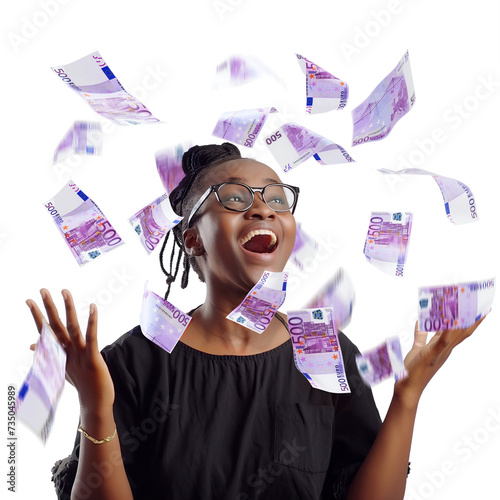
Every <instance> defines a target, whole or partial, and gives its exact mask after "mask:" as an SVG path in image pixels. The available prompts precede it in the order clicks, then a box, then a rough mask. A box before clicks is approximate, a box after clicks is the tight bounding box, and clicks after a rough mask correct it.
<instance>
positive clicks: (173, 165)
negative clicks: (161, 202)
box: [155, 144, 190, 194]
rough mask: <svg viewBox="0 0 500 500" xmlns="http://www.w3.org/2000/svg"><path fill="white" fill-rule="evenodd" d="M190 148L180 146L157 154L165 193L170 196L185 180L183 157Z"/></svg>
mask: <svg viewBox="0 0 500 500" xmlns="http://www.w3.org/2000/svg"><path fill="white" fill-rule="evenodd" d="M189 148H190V146H188V145H183V144H178V145H177V146H175V147H173V148H165V149H162V150H160V151H157V152H156V153H155V160H156V168H157V170H158V175H159V176H160V179H161V182H162V184H163V187H164V188H165V191H166V192H167V193H168V194H170V193H171V192H172V190H173V189H174V188H175V187H177V185H178V184H179V182H181V180H182V179H183V178H184V175H185V174H184V171H183V170H182V155H183V154H184V152H185V151H187V150H188V149H189Z"/></svg>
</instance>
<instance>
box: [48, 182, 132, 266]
mask: <svg viewBox="0 0 500 500" xmlns="http://www.w3.org/2000/svg"><path fill="white" fill-rule="evenodd" d="M44 207H45V208H46V210H47V212H48V213H49V215H51V216H52V220H53V221H54V223H55V224H56V226H57V228H58V229H59V231H60V233H61V235H62V236H63V238H64V240H65V241H66V244H67V245H68V247H69V248H70V250H71V253H72V254H73V256H74V257H75V259H76V261H77V262H78V264H79V265H83V264H86V263H87V262H90V261H91V260H93V259H96V258H97V257H99V256H101V255H102V253H103V252H109V251H111V250H113V249H114V248H116V247H118V246H120V245H121V244H122V243H123V242H122V239H121V237H120V235H119V234H118V233H117V232H116V230H115V229H114V228H113V226H112V225H111V223H110V222H109V221H108V219H107V218H106V217H105V215H104V214H103V213H102V212H101V210H100V208H99V207H98V206H97V205H96V204H95V203H94V202H93V201H92V200H91V199H90V198H89V197H88V196H87V195H86V194H85V193H84V192H83V191H82V190H81V189H80V188H79V187H78V186H77V185H76V184H75V183H74V182H73V181H71V180H70V181H69V182H68V183H67V184H66V185H65V186H64V187H63V188H62V189H61V190H60V191H59V192H58V193H57V194H56V195H55V196H54V197H53V198H52V199H50V200H49V201H48V202H47V203H45V205H44Z"/></svg>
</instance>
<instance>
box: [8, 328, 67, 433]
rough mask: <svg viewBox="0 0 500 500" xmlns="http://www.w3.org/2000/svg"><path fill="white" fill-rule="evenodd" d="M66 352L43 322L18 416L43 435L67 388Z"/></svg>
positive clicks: (21, 392)
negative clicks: (65, 385) (65, 384)
mask: <svg viewBox="0 0 500 500" xmlns="http://www.w3.org/2000/svg"><path fill="white" fill-rule="evenodd" d="M65 374H66V352H65V351H64V349H63V348H62V346H61V344H60V343H59V341H58V340H57V338H56V336H55V335H54V332H53V331H52V329H51V328H50V326H49V325H48V323H47V322H46V321H45V318H44V319H43V323H42V331H41V332H40V337H39V338H38V342H37V343H36V347H35V354H34V356H33V365H32V366H31V369H30V371H29V373H28V376H27V377H26V379H25V381H24V383H23V385H22V386H21V389H19V392H18V394H17V399H16V413H17V415H18V417H19V418H20V419H21V420H22V421H23V422H24V423H26V425H28V426H29V427H31V429H32V430H33V431H34V432H35V433H36V434H38V435H39V436H40V438H41V439H42V441H43V442H45V441H46V440H47V437H48V435H49V433H50V429H51V427H52V423H53V421H54V415H55V412H56V408H57V403H58V402H59V397H60V396H61V392H62V390H63V388H64V378H65Z"/></svg>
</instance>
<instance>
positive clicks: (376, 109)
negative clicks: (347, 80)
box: [352, 52, 415, 146]
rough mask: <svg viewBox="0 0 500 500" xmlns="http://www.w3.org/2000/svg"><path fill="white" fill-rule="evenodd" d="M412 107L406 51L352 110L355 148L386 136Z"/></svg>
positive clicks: (413, 94) (409, 69) (409, 70)
mask: <svg viewBox="0 0 500 500" xmlns="http://www.w3.org/2000/svg"><path fill="white" fill-rule="evenodd" d="M414 104H415V89H414V86H413V78H412V76H411V68H410V56H409V54H408V52H406V54H405V55H404V56H403V58H402V59H401V61H399V63H398V65H397V66H396V67H395V68H394V69H393V70H392V71H391V72H390V73H389V74H388V75H387V76H386V77H385V78H384V79H383V80H382V81H381V82H380V83H379V84H378V85H377V86H376V87H375V90H373V92H372V93H371V94H370V95H369V96H368V97H367V99H366V100H364V101H363V102H362V103H361V104H360V105H359V106H357V107H356V108H354V109H353V111H352V121H353V123H354V132H353V139H352V145H353V146H357V145H358V144H363V143H366V142H370V141H379V140H380V139H383V138H384V137H386V136H387V135H388V134H389V132H390V131H391V130H392V129H393V127H394V125H395V124H396V123H397V122H398V121H399V120H400V119H401V118H402V117H403V116H404V115H406V113H408V111H410V109H412V108H413V105H414Z"/></svg>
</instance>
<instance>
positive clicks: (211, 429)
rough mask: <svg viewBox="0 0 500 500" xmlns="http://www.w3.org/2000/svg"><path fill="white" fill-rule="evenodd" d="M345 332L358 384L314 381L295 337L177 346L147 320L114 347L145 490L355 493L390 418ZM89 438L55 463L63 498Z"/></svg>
mask: <svg viewBox="0 0 500 500" xmlns="http://www.w3.org/2000/svg"><path fill="white" fill-rule="evenodd" d="M277 317H279V315H277ZM279 319H280V320H281V321H282V322H283V320H282V318H280V317H279ZM284 324H285V325H286V323H284ZM339 340H340V345H341V349H342V354H343V357H344V363H345V365H346V372H347V378H348V381H349V385H350V388H351V394H331V393H328V392H324V391H321V390H318V389H314V388H313V387H311V385H310V384H309V382H308V381H307V380H306V378H305V377H304V376H303V375H302V374H301V373H300V372H299V371H298V370H297V369H296V368H295V365H294V361H293V351H292V343H291V340H288V341H287V342H285V343H284V344H282V345H280V346H278V347H276V348H275V349H272V350H270V351H266V352H263V353H260V354H254V355H250V356H232V355H213V354H207V353H204V352H201V351H198V350H196V349H193V348H191V347H189V346H187V345H186V344H183V343H182V342H179V343H178V344H177V346H176V347H175V349H174V350H173V352H172V353H171V354H169V353H167V352H166V351H164V350H163V349H161V348H160V347H159V346H157V345H156V344H154V343H153V342H151V341H149V340H148V339H147V338H146V337H144V336H143V334H142V332H141V329H140V327H139V326H137V327H135V328H134V329H133V330H131V331H130V332H129V333H128V334H125V335H123V336H122V337H120V338H119V339H118V340H116V341H115V342H114V343H113V344H111V345H110V346H107V347H105V348H104V349H103V351H102V354H103V356H104V359H105V360H106V363H107V364H108V367H109V370H110V373H111V376H112V378H113V381H114V385H115V393H116V397H115V404H114V415H115V421H116V425H117V428H118V435H119V438H120V444H121V450H122V455H123V460H124V464H125V469H126V472H127V476H128V478H129V481H130V485H131V488H132V492H133V494H134V499H136V500H139V499H145V500H156V499H168V500H175V499H182V500H191V499H192V500H204V499H207V500H208V499H211V500H225V499H227V500H248V499H256V498H258V499H259V500H263V499H267V498H269V499H273V500H276V499H286V500H293V499H301V500H307V499H311V500H312V499H314V500H318V499H325V500H326V499H340V498H345V495H346V493H347V488H348V485H349V483H350V481H351V480H352V477H353V476H354V474H355V473H356V471H357V469H358V467H359V465H360V464H361V462H362V461H363V459H364V458H365V456H366V454H367V453H368V451H369V449H370V447H371V445H372V443H373V441H374V439H375V436H376V434H377V432H378V429H379V428H380V425H381V421H380V416H379V413H378V411H377V408H376V406H375V403H374V400H373V396H372V393H371V390H370V389H369V388H368V387H367V386H366V385H364V383H363V382H362V381H361V379H360V378H359V375H358V371H357V368H356V363H355V355H356V354H357V353H358V352H359V351H358V349H357V348H356V346H354V344H352V343H351V342H350V341H349V340H348V339H347V337H346V336H345V335H344V334H343V333H341V332H339ZM79 442H80V434H79V433H77V438H76V442H75V448H74V450H73V453H72V454H71V456H69V457H68V458H67V459H65V460H63V461H59V462H58V463H57V464H56V465H55V466H54V469H53V473H54V476H53V480H54V482H55V486H56V490H57V492H58V498H60V499H67V498H69V495H70V491H71V486H72V484H73V481H74V476H75V472H76V467H77V461H78V454H79V446H80V445H79ZM93 480H94V481H95V480H96V478H93Z"/></svg>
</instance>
